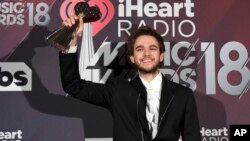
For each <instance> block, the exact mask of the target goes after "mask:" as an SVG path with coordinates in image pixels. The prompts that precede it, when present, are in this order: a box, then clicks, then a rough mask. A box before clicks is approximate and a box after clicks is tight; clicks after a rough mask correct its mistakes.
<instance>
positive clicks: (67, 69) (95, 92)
mask: <svg viewBox="0 0 250 141" xmlns="http://www.w3.org/2000/svg"><path fill="white" fill-rule="evenodd" d="M59 60H60V71H61V81H62V87H63V90H64V91H65V92H66V93H68V94H69V95H71V96H73V97H75V98H77V99H80V100H82V101H85V102H88V103H91V104H94V105H98V106H102V107H106V108H109V106H110V104H111V99H112V93H113V83H112V81H111V83H110V84H99V83H93V82H91V81H86V80H82V79H81V77H80V74H79V67H78V58H77V53H69V54H63V53H59Z"/></svg>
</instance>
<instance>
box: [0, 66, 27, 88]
mask: <svg viewBox="0 0 250 141" xmlns="http://www.w3.org/2000/svg"><path fill="white" fill-rule="evenodd" d="M31 81H32V71H31V69H30V68H29V67H28V66H27V65H26V64H25V63H21V62H20V63H14V62H13V63H12V62H6V63H0V91H31V85H32V82H31Z"/></svg>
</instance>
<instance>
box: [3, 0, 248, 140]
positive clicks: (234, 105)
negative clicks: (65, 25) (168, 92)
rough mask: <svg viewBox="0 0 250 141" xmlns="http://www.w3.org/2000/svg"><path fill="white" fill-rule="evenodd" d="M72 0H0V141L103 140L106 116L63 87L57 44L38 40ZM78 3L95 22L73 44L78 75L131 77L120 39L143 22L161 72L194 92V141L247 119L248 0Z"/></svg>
mask: <svg viewBox="0 0 250 141" xmlns="http://www.w3.org/2000/svg"><path fill="white" fill-rule="evenodd" d="M80 1H81V0H74V1H73V0H64V1H63V0H36V1H32V0H1V1H0V33H1V34H0V60H1V62H0V141H2V140H5V141H6V140H7V141H12V140H15V141H45V140H46V141H69V140H73V141H83V140H84V138H85V137H86V138H88V139H90V138H98V139H102V140H111V137H112V117H111V114H110V113H109V112H108V111H107V110H106V109H104V108H101V107H97V106H93V105H90V104H87V103H84V102H80V101H78V100H75V99H73V98H72V97H70V96H67V94H65V93H64V92H63V90H62V87H61V80H60V71H59V65H58V50H57V49H56V48H54V47H51V46H50V45H48V44H47V42H46V41H45V37H46V36H47V35H49V34H50V33H52V31H54V30H56V29H57V28H59V27H60V26H61V25H62V21H63V20H64V19H65V18H66V17H67V16H68V15H71V14H72V11H73V8H74V5H75V4H76V3H77V2H80ZM86 1H87V0H86ZM88 2H89V4H90V5H91V6H94V5H95V6H99V8H100V10H101V12H102V18H101V20H99V21H97V22H95V23H93V24H92V26H91V25H88V26H86V27H88V29H91V28H92V32H90V30H85V36H84V38H85V40H83V41H82V42H81V43H82V44H81V45H80V46H79V48H81V50H80V51H79V58H80V59H81V61H80V63H81V64H80V67H81V68H80V72H81V76H82V78H85V79H87V80H91V81H94V82H100V83H105V82H106V81H107V79H108V78H111V77H115V76H123V77H124V78H126V79H131V78H132V77H133V76H134V75H135V71H134V70H131V69H132V68H131V67H130V65H129V63H128V62H127V60H126V58H127V56H126V54H125V53H126V44H125V43H126V40H127V37H128V36H129V35H130V33H131V32H133V31H134V30H135V29H137V28H138V27H140V26H142V25H148V26H150V27H152V28H154V29H156V30H157V31H158V32H159V33H160V34H162V36H163V38H164V40H165V45H166V53H165V60H164V64H163V66H162V68H161V70H162V73H163V74H164V75H165V76H166V77H167V78H169V79H171V80H173V81H175V82H177V83H180V84H182V85H185V86H187V87H190V88H191V89H193V90H194V92H195V98H196V102H197V107H198V113H199V120H200V125H201V135H202V139H203V141H228V140H229V139H228V134H229V125H231V124H249V123H250V112H249V107H250V91H249V85H250V71H249V68H250V63H249V51H250V38H249V37H250V36H249V31H250V14H249V12H250V2H249V1H248V0H240V1H239V0H220V1H218V0H209V1H200V0H158V1H155V0H133V1H132V0H89V1H88ZM86 41H87V42H86ZM83 72H84V73H83ZM94 140H97V139H94Z"/></svg>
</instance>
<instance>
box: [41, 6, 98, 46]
mask: <svg viewBox="0 0 250 141" xmlns="http://www.w3.org/2000/svg"><path fill="white" fill-rule="evenodd" d="M74 10H75V14H76V15H77V16H79V17H80V18H83V21H84V23H88V22H94V21H97V20H99V19H100V18H101V16H102V14H101V12H100V10H99V8H98V7H97V6H92V7H90V6H89V4H88V3H87V2H79V3H77V4H76V5H75V7H74ZM78 24H79V21H76V23H75V24H74V25H73V26H72V27H66V26H62V27H61V28H59V29H58V30H56V31H54V32H53V33H52V34H50V35H49V36H47V37H46V40H47V41H48V42H49V43H50V44H51V45H52V46H54V47H56V48H58V49H59V50H61V51H64V50H66V49H67V48H68V47H69V43H70V41H71V40H72V38H73V33H74V32H75V31H76V28H77V27H78Z"/></svg>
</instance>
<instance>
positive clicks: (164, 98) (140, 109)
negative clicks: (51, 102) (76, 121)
mask: <svg viewBox="0 0 250 141" xmlns="http://www.w3.org/2000/svg"><path fill="white" fill-rule="evenodd" d="M60 68H61V79H62V85H63V89H64V91H65V92H67V93H68V94H70V95H71V96H73V97H75V98H77V99H80V100H82V101H85V102H88V103H92V104H95V105H99V106H102V107H106V108H108V110H109V111H110V112H111V114H112V116H113V121H114V130H113V138H114V140H116V141H150V140H152V139H151V133H150V131H149V127H148V122H147V119H146V110H145V109H146V103H147V94H146V90H145V87H144V86H143V84H142V82H141V80H140V78H139V77H138V76H137V77H136V78H135V79H134V80H132V81H130V82H128V81H127V80H125V79H123V78H120V77H117V78H114V79H113V80H111V81H109V82H108V83H107V84H98V83H93V82H90V81H85V80H81V79H80V75H79V68H78V61H77V54H76V53H73V54H61V53H60ZM158 124H159V125H158V133H157V135H156V137H155V138H154V139H153V140H154V141H177V140H178V138H179V137H180V135H181V136H182V138H183V140H184V141H200V140H201V138H200V129H199V122H198V117H197V110H196V103H195V99H194V96H193V92H192V91H191V90H190V89H188V88H186V87H184V86H181V85H180V84H177V83H174V82H171V81H169V80H167V79H166V78H165V77H163V84H162V92H161V100H160V109H159V121H158Z"/></svg>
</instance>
